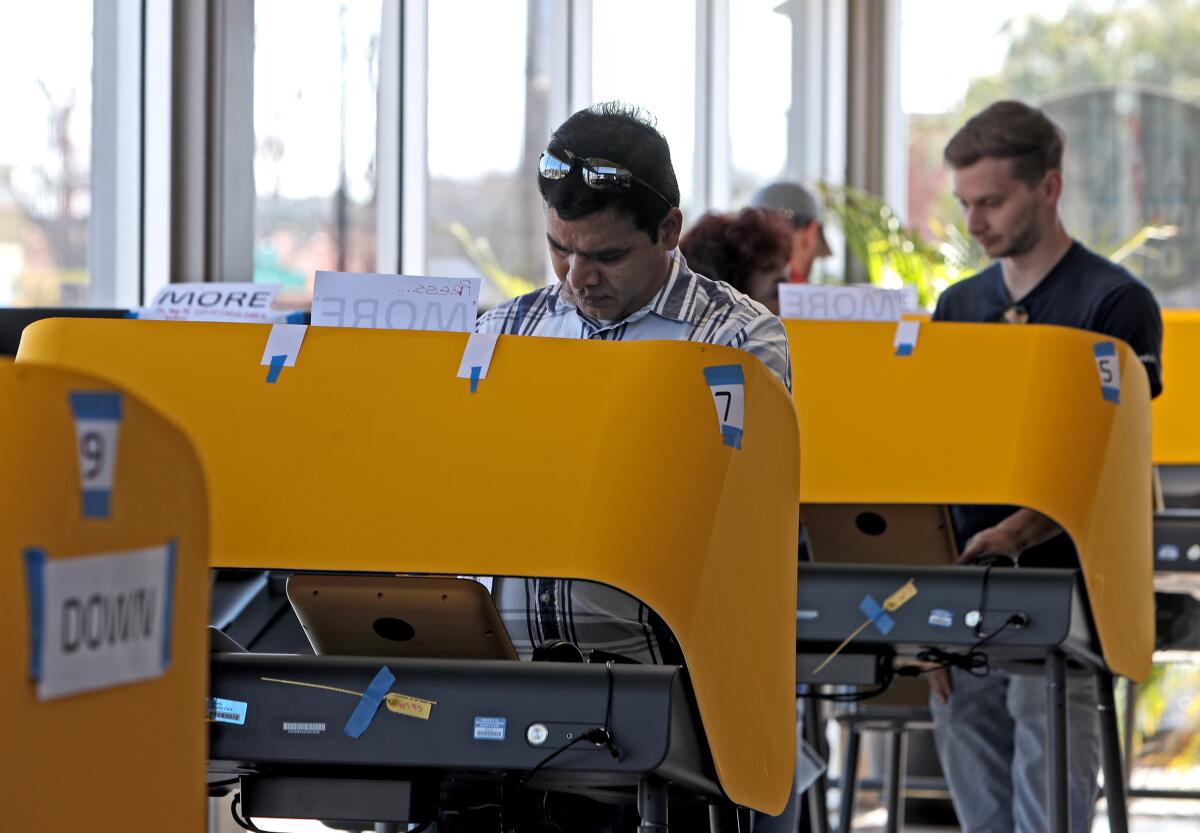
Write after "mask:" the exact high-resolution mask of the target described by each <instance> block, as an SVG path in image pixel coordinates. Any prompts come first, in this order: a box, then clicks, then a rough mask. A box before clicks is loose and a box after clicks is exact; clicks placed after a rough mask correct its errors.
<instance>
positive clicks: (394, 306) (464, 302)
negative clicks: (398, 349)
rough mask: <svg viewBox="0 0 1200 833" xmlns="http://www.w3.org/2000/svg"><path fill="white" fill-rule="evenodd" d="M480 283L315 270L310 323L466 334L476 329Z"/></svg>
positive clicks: (467, 280) (461, 279)
mask: <svg viewBox="0 0 1200 833" xmlns="http://www.w3.org/2000/svg"><path fill="white" fill-rule="evenodd" d="M479 288H480V279H479V278H421V277H412V276H409V275H377V274H368V273H358V272H317V277H316V282H315V283H314V285H313V304H312V323H313V326H315V327H359V328H368V329H381V330H439V331H441V332H453V333H469V332H471V331H472V330H474V329H475V318H476V315H477V313H478V310H479Z"/></svg>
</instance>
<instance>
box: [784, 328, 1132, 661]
mask: <svg viewBox="0 0 1200 833" xmlns="http://www.w3.org/2000/svg"><path fill="white" fill-rule="evenodd" d="M786 326H787V329H788V337H789V340H790V342H791V347H792V367H793V391H794V394H795V398H796V410H797V416H798V419H799V422H800V435H801V436H802V437H803V438H804V465H803V466H802V467H801V485H800V495H801V497H800V499H801V502H802V503H983V504H989V503H990V504H1010V505H1016V506H1024V507H1028V508H1031V509H1035V510H1037V511H1039V512H1041V513H1043V514H1045V515H1047V516H1048V517H1050V518H1052V519H1053V520H1055V521H1056V522H1057V523H1059V524H1060V525H1061V526H1062V527H1063V528H1064V529H1065V530H1066V531H1067V532H1068V533H1069V534H1070V535H1071V538H1072V539H1073V540H1074V542H1075V545H1076V548H1077V549H1078V550H1079V556H1080V562H1081V564H1082V567H1083V573H1084V579H1085V581H1086V584H1087V590H1088V596H1089V599H1090V601H1091V606H1092V612H1093V615H1094V616H1095V619H1096V623H1097V626H1098V629H1099V632H1100V640H1101V645H1102V647H1103V650H1104V656H1105V659H1106V660H1107V662H1108V664H1109V665H1110V666H1111V667H1112V669H1113V670H1114V671H1115V672H1117V673H1120V674H1123V675H1125V676H1128V677H1130V678H1132V679H1135V680H1138V679H1142V678H1143V677H1144V676H1145V674H1146V673H1147V672H1148V671H1149V669H1150V654H1151V650H1152V648H1153V643H1154V617H1153V594H1152V591H1151V585H1152V579H1153V574H1152V563H1151V556H1150V553H1151V537H1150V536H1151V528H1150V505H1151V504H1150V409H1149V385H1148V383H1147V381H1146V373H1145V370H1144V369H1143V368H1142V366H1141V363H1140V362H1139V361H1138V360H1137V357H1136V356H1135V355H1133V353H1132V351H1131V350H1130V349H1129V347H1128V346H1127V345H1126V344H1124V343H1123V342H1119V341H1115V340H1113V339H1111V338H1108V337H1106V336H1102V335H1097V334H1095V333H1089V332H1085V331H1083V330H1074V329H1067V328H1062V327H1049V326H1032V325H1031V326H1026V327H1011V326H1007V327H997V326H994V325H984V324H948V323H935V324H922V325H921V326H920V329H919V337H918V339H917V343H916V346H915V348H914V350H913V352H912V354H911V355H908V356H898V355H896V352H897V350H896V347H895V346H893V339H894V338H895V334H896V329H897V328H896V325H895V324H867V323H839V322H832V323H829V322H818V321H788V322H786ZM1108 354H1111V355H1108ZM1114 360H1115V361H1116V362H1117V363H1119V367H1120V371H1119V373H1115V372H1113V368H1112V367H1111V364H1112V362H1113V361H1114ZM1102 376H1103V377H1104V378H1103V380H1102ZM1118 385H1119V388H1118V387H1117V386H1118ZM1106 388H1107V390H1106ZM1112 400H1119V401H1112Z"/></svg>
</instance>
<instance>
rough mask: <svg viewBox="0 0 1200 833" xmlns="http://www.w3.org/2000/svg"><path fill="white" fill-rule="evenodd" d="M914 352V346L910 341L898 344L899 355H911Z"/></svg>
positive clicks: (897, 351)
mask: <svg viewBox="0 0 1200 833" xmlns="http://www.w3.org/2000/svg"><path fill="white" fill-rule="evenodd" d="M912 354H913V346H912V344H909V343H906V342H905V343H900V344H897V345H896V355H897V356H911V355H912Z"/></svg>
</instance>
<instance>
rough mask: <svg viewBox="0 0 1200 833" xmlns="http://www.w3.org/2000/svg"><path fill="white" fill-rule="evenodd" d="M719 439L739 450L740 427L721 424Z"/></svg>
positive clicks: (740, 439)
mask: <svg viewBox="0 0 1200 833" xmlns="http://www.w3.org/2000/svg"><path fill="white" fill-rule="evenodd" d="M721 441H722V442H723V443H725V445H731V446H733V447H734V448H736V449H738V450H741V448H742V429H741V428H734V427H733V426H732V425H722V426H721Z"/></svg>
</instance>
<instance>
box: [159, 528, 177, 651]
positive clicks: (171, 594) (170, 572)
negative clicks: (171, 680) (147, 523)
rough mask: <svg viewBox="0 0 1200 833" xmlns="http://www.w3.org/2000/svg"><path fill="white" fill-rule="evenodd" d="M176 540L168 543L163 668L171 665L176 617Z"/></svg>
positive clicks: (164, 603)
mask: <svg viewBox="0 0 1200 833" xmlns="http://www.w3.org/2000/svg"><path fill="white" fill-rule="evenodd" d="M176 549H177V547H176V543H175V539H174V538H172V539H171V540H170V541H168V542H167V580H166V584H165V585H164V590H165V591H166V596H167V598H166V600H165V601H164V602H163V627H162V667H163V668H164V669H165V668H166V667H167V666H168V665H170V664H171V624H172V622H173V620H174V615H175V550H176Z"/></svg>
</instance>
